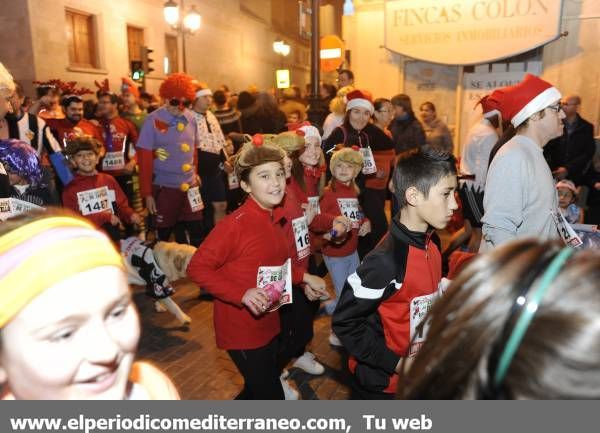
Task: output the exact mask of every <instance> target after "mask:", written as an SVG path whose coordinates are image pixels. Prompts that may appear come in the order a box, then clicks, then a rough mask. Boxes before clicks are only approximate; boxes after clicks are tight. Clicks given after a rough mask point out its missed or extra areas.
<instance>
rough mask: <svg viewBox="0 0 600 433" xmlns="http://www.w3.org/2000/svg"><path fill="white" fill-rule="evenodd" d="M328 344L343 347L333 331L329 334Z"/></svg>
mask: <svg viewBox="0 0 600 433" xmlns="http://www.w3.org/2000/svg"><path fill="white" fill-rule="evenodd" d="M329 344H331V345H332V346H339V347H344V345H343V344H342V342H341V341H340V339H339V338H338V337H337V335H335V334H334V333H333V332H331V333H330V334H329Z"/></svg>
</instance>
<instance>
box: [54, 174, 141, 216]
mask: <svg viewBox="0 0 600 433" xmlns="http://www.w3.org/2000/svg"><path fill="white" fill-rule="evenodd" d="M104 186H105V187H107V188H108V191H109V196H111V195H112V194H114V197H110V198H111V202H112V205H113V207H114V213H115V214H117V216H118V217H119V219H120V220H121V221H123V222H125V223H127V224H131V215H133V213H134V212H133V209H131V207H129V203H128V202H127V197H126V196H125V193H124V192H123V190H122V189H121V187H120V186H119V184H118V183H117V181H116V180H115V178H114V177H112V176H111V175H110V174H105V173H97V174H95V175H93V176H83V175H81V174H75V178H74V179H73V180H72V181H71V182H69V184H68V185H67V186H65V189H64V190H63V193H62V201H63V206H64V207H66V208H69V209H72V210H73V211H75V212H77V213H79V214H81V215H83V211H82V210H81V209H80V207H79V201H78V199H77V193H78V192H83V191H89V190H93V189H96V188H102V187H104ZM111 191H112V192H111ZM115 204H116V206H115ZM111 215H112V212H111V211H110V208H107V209H105V210H104V211H101V212H98V213H91V214H89V215H83V216H84V217H85V218H87V219H89V220H90V221H92V222H93V223H94V224H96V225H97V226H98V227H101V226H102V225H104V224H110V217H111Z"/></svg>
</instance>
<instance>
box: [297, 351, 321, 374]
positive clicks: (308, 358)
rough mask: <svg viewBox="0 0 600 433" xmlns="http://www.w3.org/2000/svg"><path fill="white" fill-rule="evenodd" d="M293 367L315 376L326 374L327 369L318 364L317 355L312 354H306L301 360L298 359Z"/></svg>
mask: <svg viewBox="0 0 600 433" xmlns="http://www.w3.org/2000/svg"><path fill="white" fill-rule="evenodd" d="M293 366H294V367H298V368H300V369H301V370H304V371H306V372H307V373H310V374H314V375H319V374H323V373H325V367H323V365H321V364H320V363H319V362H317V360H316V359H315V355H313V354H312V353H310V352H304V354H303V355H302V356H301V357H300V358H298V359H296V362H294V364H293Z"/></svg>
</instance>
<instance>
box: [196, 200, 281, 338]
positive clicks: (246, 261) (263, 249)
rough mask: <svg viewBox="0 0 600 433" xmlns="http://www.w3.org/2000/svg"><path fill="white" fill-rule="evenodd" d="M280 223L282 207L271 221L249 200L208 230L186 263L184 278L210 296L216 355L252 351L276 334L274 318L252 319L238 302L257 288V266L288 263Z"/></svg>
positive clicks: (269, 315)
mask: <svg viewBox="0 0 600 433" xmlns="http://www.w3.org/2000/svg"><path fill="white" fill-rule="evenodd" d="M283 219H284V214H283V208H282V207H277V208H275V209H273V212H272V215H271V212H270V211H267V210H265V209H262V208H261V207H260V206H259V205H258V204H257V203H256V202H255V201H254V199H253V198H252V197H248V199H247V200H246V201H245V202H244V204H243V205H242V206H240V207H239V208H238V209H237V210H235V211H234V212H233V213H231V214H229V215H227V216H226V217H225V218H224V219H222V220H221V221H220V222H219V224H217V225H216V226H215V228H214V229H212V231H211V232H210V234H209V235H208V237H207V238H206V239H205V240H204V242H202V244H201V245H200V247H199V248H198V250H197V251H196V253H195V254H194V256H193V257H192V260H191V261H190V264H189V266H188V268H187V274H188V276H189V277H190V278H191V279H192V281H194V282H195V283H196V284H198V286H200V287H202V288H204V289H205V290H206V291H207V292H209V293H211V294H212V295H214V296H215V302H214V326H215V335H216V338H217V346H218V347H219V348H221V349H225V350H229V349H231V350H242V349H256V348H259V347H262V346H265V345H266V344H267V343H269V342H270V341H271V340H272V339H273V338H274V337H275V336H276V335H277V334H279V330H280V328H279V312H278V311H274V312H270V313H266V314H264V315H262V316H258V317H256V316H254V315H253V314H252V313H251V312H250V311H249V310H248V309H247V308H246V307H245V306H243V305H242V297H243V296H244V294H245V293H246V291H247V290H248V289H252V288H254V287H256V276H257V273H258V268H259V266H281V265H283V264H284V263H285V261H286V260H287V259H288V258H289V257H291V254H292V253H291V252H290V251H289V250H288V238H287V236H286V233H285V232H284V229H283V226H282V225H283Z"/></svg>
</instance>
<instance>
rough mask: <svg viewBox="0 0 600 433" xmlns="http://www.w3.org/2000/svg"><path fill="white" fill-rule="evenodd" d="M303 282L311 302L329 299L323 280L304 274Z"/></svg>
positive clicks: (305, 292)
mask: <svg viewBox="0 0 600 433" xmlns="http://www.w3.org/2000/svg"><path fill="white" fill-rule="evenodd" d="M302 281H304V294H305V295H306V297H307V298H308V300H309V301H316V300H318V299H328V298H329V294H328V293H327V289H326V286H325V280H323V278H321V277H318V276H316V275H312V274H304V278H303V279H302Z"/></svg>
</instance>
